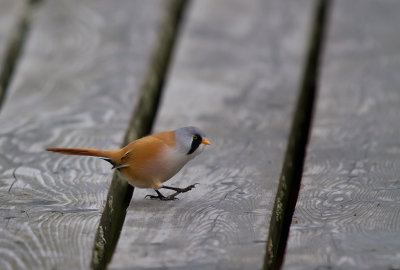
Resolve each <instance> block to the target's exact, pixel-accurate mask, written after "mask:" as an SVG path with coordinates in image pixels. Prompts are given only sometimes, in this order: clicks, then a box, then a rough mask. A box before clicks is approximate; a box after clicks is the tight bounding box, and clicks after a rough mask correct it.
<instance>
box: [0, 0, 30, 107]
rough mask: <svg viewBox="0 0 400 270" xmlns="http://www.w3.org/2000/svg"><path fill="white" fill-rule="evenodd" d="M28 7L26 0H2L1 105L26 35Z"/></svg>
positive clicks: (0, 38) (0, 44) (0, 19)
mask: <svg viewBox="0 0 400 270" xmlns="http://www.w3.org/2000/svg"><path fill="white" fill-rule="evenodd" d="M28 9H29V5H28V4H27V3H26V1H24V0H16V1H9V0H1V1H0V106H1V104H2V102H3V100H4V96H5V92H6V90H7V87H8V83H9V82H10V77H11V73H12V70H13V67H14V66H15V65H14V64H15V62H16V58H17V57H18V51H19V48H20V47H21V46H19V45H21V43H22V42H21V40H23V36H24V35H25V31H23V30H24V26H26V19H27V18H26V16H27V12H28Z"/></svg>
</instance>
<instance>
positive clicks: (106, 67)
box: [0, 0, 162, 269]
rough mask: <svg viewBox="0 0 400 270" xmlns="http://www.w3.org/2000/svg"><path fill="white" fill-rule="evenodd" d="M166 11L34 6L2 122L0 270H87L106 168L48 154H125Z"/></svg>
mask: <svg viewBox="0 0 400 270" xmlns="http://www.w3.org/2000/svg"><path fill="white" fill-rule="evenodd" d="M161 7H162V1H147V0H143V1H131V0H118V1H108V0H100V1H99V0H83V1H82V0H74V1H71V0H46V1H44V2H43V3H42V5H40V6H38V8H37V10H36V12H35V14H34V17H33V25H32V28H31V33H30V36H29V37H30V38H29V40H28V42H27V46H26V48H25V51H24V54H23V55H22V59H21V61H20V64H19V67H18V69H17V71H16V74H15V77H14V78H15V79H14V81H13V83H12V85H11V89H10V93H9V96H8V99H7V101H6V103H5V104H4V107H3V110H2V111H1V114H0V126H1V129H0V269H80V268H84V269H85V268H88V266H89V261H90V258H91V252H92V247H93V239H94V235H95V232H96V228H97V224H98V221H99V218H100V214H101V211H102V209H103V201H104V200H105V197H106V194H107V189H108V186H109V180H111V174H112V171H111V170H110V165H109V164H107V163H105V162H104V161H100V160H98V159H95V158H90V157H86V158H85V157H83V158H82V157H71V156H62V155H56V154H54V153H49V152H45V151H44V148H45V147H50V146H52V147H54V146H65V147H66V146H70V147H72V146H74V147H94V148H106V149H110V148H117V147H119V145H120V143H121V142H122V140H123V136H124V133H125V130H126V128H127V125H128V122H129V119H130V117H131V113H132V111H133V109H134V105H135V103H136V100H137V98H138V96H139V93H138V90H139V89H140V87H139V86H140V84H141V80H142V78H143V76H144V73H145V71H146V69H147V64H148V60H149V56H150V52H151V47H152V46H153V45H154V44H153V42H154V41H155V35H156V29H157V28H158V22H159V18H160V16H159V15H160V11H161ZM0 9H2V6H1V7H0Z"/></svg>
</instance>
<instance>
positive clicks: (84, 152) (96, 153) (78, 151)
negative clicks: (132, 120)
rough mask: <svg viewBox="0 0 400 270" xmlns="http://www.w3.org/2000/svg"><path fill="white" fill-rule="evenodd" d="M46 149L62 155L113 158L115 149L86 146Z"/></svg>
mask: <svg viewBox="0 0 400 270" xmlns="http://www.w3.org/2000/svg"><path fill="white" fill-rule="evenodd" d="M46 151H51V152H56V153H60V154H64V155H77V156H93V157H103V158H108V159H114V157H115V152H116V150H98V149H86V148H46Z"/></svg>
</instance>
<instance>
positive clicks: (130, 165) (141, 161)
mask: <svg viewBox="0 0 400 270" xmlns="http://www.w3.org/2000/svg"><path fill="white" fill-rule="evenodd" d="M182 129H185V128H182ZM186 129H188V130H191V129H193V128H192V127H188V128H186ZM194 129H195V130H198V129H197V128H194ZM184 131H185V132H186V130H184ZM198 131H199V132H201V131H200V130H198ZM185 132H183V134H184V135H180V136H181V137H182V136H183V139H182V138H181V140H185V142H180V146H178V145H177V139H176V138H177V136H176V131H166V132H160V133H156V134H153V135H150V136H146V137H143V138H140V139H138V140H135V141H133V142H131V143H129V144H128V145H126V146H125V147H123V148H121V149H118V150H99V149H86V148H47V149H46V150H47V151H52V152H56V153H60V154H66V155H82V156H96V157H102V158H104V159H106V160H107V161H109V162H110V163H111V164H113V168H116V169H119V170H120V171H121V173H122V174H123V175H125V176H126V178H127V180H128V182H129V183H130V184H131V185H133V186H135V187H139V188H153V189H155V190H157V193H158V194H159V196H162V195H160V193H159V192H158V189H159V188H162V187H164V188H169V189H173V190H181V189H178V188H172V187H165V186H163V184H162V183H163V182H165V181H167V180H168V179H170V178H171V177H172V176H174V175H175V174H176V173H177V172H178V171H179V170H180V169H181V168H182V167H183V166H184V165H185V164H186V163H187V162H188V161H189V160H190V159H192V158H193V156H195V155H193V156H190V154H189V153H188V152H187V150H189V149H187V150H184V152H182V149H181V148H182V144H183V143H186V139H188V140H189V139H191V138H187V137H188V135H186V133H187V134H190V133H188V132H186V133H185ZM185 136H186V137H185ZM198 136H200V135H198ZM193 138H195V137H194V136H193ZM196 138H197V137H196ZM202 143H204V144H209V142H208V141H207V140H206V139H204V140H203V142H202ZM197 147H198V146H197ZM196 149H197V148H196ZM189 151H190V150H189ZM190 189H191V188H190ZM190 189H188V190H190ZM188 190H186V191H188ZM186 191H180V192H186ZM177 192H178V191H177ZM160 198H162V197H160Z"/></svg>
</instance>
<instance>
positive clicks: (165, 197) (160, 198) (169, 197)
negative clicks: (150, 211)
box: [145, 192, 179, 201]
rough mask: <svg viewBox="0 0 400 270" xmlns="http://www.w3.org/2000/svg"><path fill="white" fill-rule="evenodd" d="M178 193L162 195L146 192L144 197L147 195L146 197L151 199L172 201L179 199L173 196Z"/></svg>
mask: <svg viewBox="0 0 400 270" xmlns="http://www.w3.org/2000/svg"><path fill="white" fill-rule="evenodd" d="M178 194H179V192H175V193H174V194H171V195H169V196H164V195H161V196H160V194H159V195H157V196H155V195H150V194H148V195H146V196H145V198H147V197H148V198H150V199H152V200H160V201H174V200H179V199H178V198H175V197H176V195H178Z"/></svg>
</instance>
